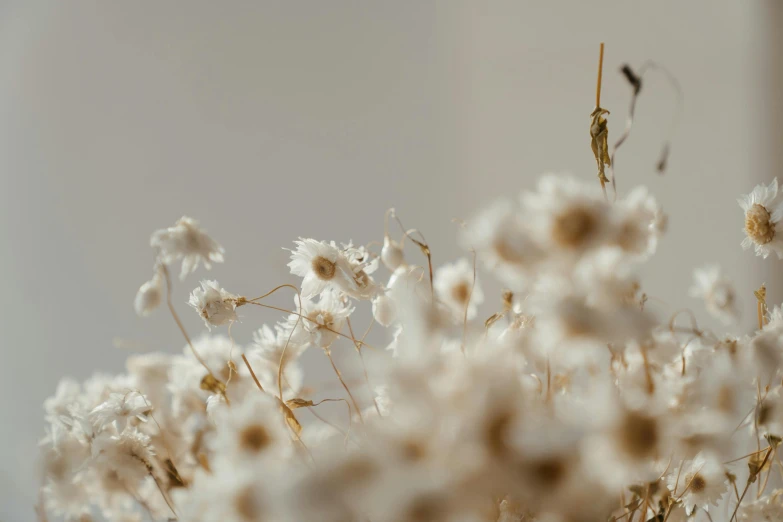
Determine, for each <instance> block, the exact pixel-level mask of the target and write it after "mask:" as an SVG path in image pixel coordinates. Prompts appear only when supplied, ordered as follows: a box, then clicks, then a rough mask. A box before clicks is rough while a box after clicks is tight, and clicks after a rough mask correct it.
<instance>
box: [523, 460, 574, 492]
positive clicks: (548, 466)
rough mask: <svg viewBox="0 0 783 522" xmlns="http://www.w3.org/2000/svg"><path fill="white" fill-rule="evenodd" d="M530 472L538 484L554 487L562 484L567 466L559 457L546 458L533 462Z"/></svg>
mask: <svg viewBox="0 0 783 522" xmlns="http://www.w3.org/2000/svg"><path fill="white" fill-rule="evenodd" d="M529 472H530V474H531V475H532V476H533V477H534V478H535V479H536V482H537V483H538V484H540V485H542V486H545V487H546V486H549V487H552V486H554V485H556V484H557V483H558V482H560V480H561V479H562V478H563V476H564V475H565V472H566V465H565V462H563V461H562V460H561V459H558V458H557V457H554V456H553V457H545V458H542V459H538V460H535V461H533V462H532V463H531V464H530V468H529Z"/></svg>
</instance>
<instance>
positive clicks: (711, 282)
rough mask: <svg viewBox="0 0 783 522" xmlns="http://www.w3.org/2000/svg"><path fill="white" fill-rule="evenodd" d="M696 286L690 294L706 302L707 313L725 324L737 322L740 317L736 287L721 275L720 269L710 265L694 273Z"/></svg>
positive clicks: (694, 285)
mask: <svg viewBox="0 0 783 522" xmlns="http://www.w3.org/2000/svg"><path fill="white" fill-rule="evenodd" d="M693 279H694V284H693V286H692V287H691V289H690V291H689V294H690V296H691V297H696V298H699V299H703V300H704V304H705V306H706V307H707V311H708V312H709V313H710V314H712V315H713V316H715V317H717V318H718V319H720V320H721V321H723V322H724V323H725V324H729V323H732V322H735V321H736V320H737V317H738V315H739V310H738V306H737V295H736V292H735V291H734V286H733V285H732V284H731V281H729V280H728V279H727V278H726V277H725V276H723V275H722V274H721V271H720V267H718V266H717V265H708V266H705V267H703V268H698V269H696V270H694V272H693Z"/></svg>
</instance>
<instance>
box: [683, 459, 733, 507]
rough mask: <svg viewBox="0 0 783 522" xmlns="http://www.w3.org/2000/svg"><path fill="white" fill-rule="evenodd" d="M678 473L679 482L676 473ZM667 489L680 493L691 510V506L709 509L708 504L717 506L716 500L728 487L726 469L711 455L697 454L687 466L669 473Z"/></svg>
mask: <svg viewBox="0 0 783 522" xmlns="http://www.w3.org/2000/svg"><path fill="white" fill-rule="evenodd" d="M678 474H679V477H680V479H679V483H677V475H678ZM669 489H670V490H671V491H675V489H676V491H677V494H678V495H682V502H683V504H684V505H685V506H686V508H687V509H688V511H691V510H692V508H693V506H696V507H700V508H702V509H704V510H709V507H710V504H712V505H714V506H717V505H718V501H719V500H720V498H721V497H722V496H723V494H724V493H726V491H728V489H729V482H728V478H727V477H726V469H725V468H724V466H723V465H722V464H721V463H720V461H719V460H718V459H716V458H715V457H714V456H712V455H704V454H699V455H697V456H696V458H695V459H693V461H692V462H691V465H690V467H689V468H685V469H683V470H682V472H679V473H678V471H677V470H675V471H672V472H670V474H669Z"/></svg>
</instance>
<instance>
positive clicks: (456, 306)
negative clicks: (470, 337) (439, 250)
mask: <svg viewBox="0 0 783 522" xmlns="http://www.w3.org/2000/svg"><path fill="white" fill-rule="evenodd" d="M434 279H435V283H434V284H435V294H436V295H437V297H438V299H439V300H440V301H441V303H443V304H444V305H445V306H446V307H447V308H448V309H449V311H450V312H451V314H452V315H453V318H454V320H455V321H456V322H458V323H462V321H463V319H464V317H465V314H466V313H467V318H468V319H473V318H474V317H476V310H477V306H478V305H480V304H481V303H483V302H484V293H483V292H482V291H481V286H480V285H479V283H478V280H477V279H476V280H475V284H474V271H473V265H471V263H470V261H468V260H467V259H465V258H462V259H460V260H459V261H457V262H456V263H452V264H447V265H443V266H441V267H440V268H438V270H437V271H436V272H435V278H434Z"/></svg>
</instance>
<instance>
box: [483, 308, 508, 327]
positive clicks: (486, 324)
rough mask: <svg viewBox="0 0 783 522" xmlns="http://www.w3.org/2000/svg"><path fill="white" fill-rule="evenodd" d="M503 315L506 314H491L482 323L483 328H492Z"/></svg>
mask: <svg viewBox="0 0 783 522" xmlns="http://www.w3.org/2000/svg"><path fill="white" fill-rule="evenodd" d="M504 315H506V314H505V313H501V312H498V313H496V314H492V315H491V316H490V317H489V319H487V320H486V321H484V328H489V327H490V326H492V325H493V324H495V323H496V322H498V321H499V320H501V319H502V318H503V316H504Z"/></svg>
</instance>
